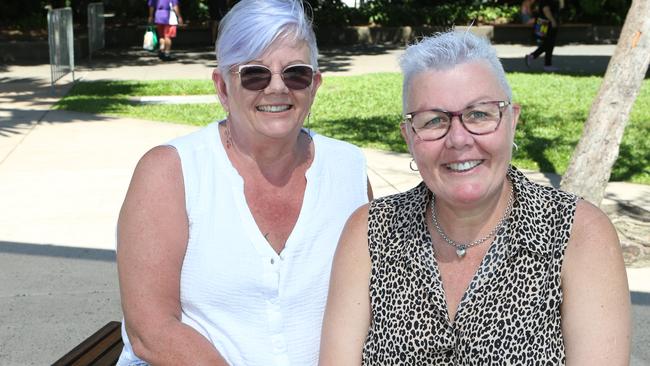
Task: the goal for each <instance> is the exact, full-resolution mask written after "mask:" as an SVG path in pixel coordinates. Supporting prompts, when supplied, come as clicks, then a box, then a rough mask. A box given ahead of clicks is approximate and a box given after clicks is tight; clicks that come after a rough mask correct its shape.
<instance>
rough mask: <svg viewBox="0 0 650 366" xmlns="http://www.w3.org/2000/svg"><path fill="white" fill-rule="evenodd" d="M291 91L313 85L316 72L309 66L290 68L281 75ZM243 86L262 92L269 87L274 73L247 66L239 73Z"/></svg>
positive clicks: (261, 68) (265, 69) (261, 67)
mask: <svg viewBox="0 0 650 366" xmlns="http://www.w3.org/2000/svg"><path fill="white" fill-rule="evenodd" d="M280 76H281V77H282V80H283V81H284V84H285V85H286V86H287V88H289V89H293V90H302V89H305V88H307V87H308V86H310V85H311V82H312V79H313V76H314V71H313V70H312V69H311V67H309V66H307V65H295V66H289V67H287V68H286V69H284V70H283V71H282V73H281V74H280ZM239 77H240V79H241V84H242V86H243V87H244V88H246V89H248V90H255V91H257V90H262V89H264V88H266V87H267V86H269V84H270V83H271V78H272V77H273V73H272V72H271V70H269V69H268V68H266V67H264V66H246V67H243V68H241V70H240V71H239Z"/></svg>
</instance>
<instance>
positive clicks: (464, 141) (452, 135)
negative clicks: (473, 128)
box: [445, 116, 474, 149]
mask: <svg viewBox="0 0 650 366" xmlns="http://www.w3.org/2000/svg"><path fill="white" fill-rule="evenodd" d="M450 123H451V125H450V126H449V131H448V132H447V136H445V147H447V148H448V149H462V148H463V147H465V146H471V145H472V144H473V143H474V135H472V134H471V133H469V131H467V129H466V128H465V126H464V125H463V123H462V122H461V121H460V116H453V117H451V122H450Z"/></svg>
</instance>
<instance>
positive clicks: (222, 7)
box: [208, 0, 230, 46]
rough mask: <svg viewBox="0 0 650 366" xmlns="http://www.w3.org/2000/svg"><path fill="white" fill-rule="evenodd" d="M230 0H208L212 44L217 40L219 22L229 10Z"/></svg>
mask: <svg viewBox="0 0 650 366" xmlns="http://www.w3.org/2000/svg"><path fill="white" fill-rule="evenodd" d="M229 5H230V1H229V0H208V12H210V30H211V34H212V45H213V46H214V43H215V42H216V41H217V29H218V27H219V22H221V19H223V17H224V16H225V15H226V12H228V7H229Z"/></svg>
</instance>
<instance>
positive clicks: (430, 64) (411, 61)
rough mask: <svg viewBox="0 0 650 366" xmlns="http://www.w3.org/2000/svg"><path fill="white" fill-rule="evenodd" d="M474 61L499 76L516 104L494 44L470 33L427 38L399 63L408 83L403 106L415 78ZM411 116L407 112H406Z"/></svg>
mask: <svg viewBox="0 0 650 366" xmlns="http://www.w3.org/2000/svg"><path fill="white" fill-rule="evenodd" d="M471 61H484V62H485V63H486V64H487V65H488V66H489V67H490V69H492V72H494V76H496V78H497V80H498V81H499V84H501V88H502V89H503V91H504V92H505V93H506V95H507V96H508V100H512V89H510V84H508V80H507V79H506V73H505V71H504V70H503V65H501V61H500V60H499V57H497V53H496V50H495V49H494V47H492V45H491V44H490V42H489V41H488V40H487V39H486V38H483V37H479V36H477V35H475V34H473V33H471V32H469V31H462V32H461V31H455V30H451V31H447V32H443V33H436V34H435V35H433V36H430V37H424V38H422V39H421V40H420V41H418V42H417V43H415V44H413V45H411V46H409V47H407V48H406V51H405V52H404V54H403V55H402V56H401V57H400V59H399V64H400V68H401V69H402V75H403V77H404V81H403V84H402V105H403V108H406V99H407V98H408V95H407V93H408V90H409V89H408V87H409V85H410V84H411V80H412V79H413V77H414V76H415V75H417V74H419V73H421V72H424V71H429V70H434V71H443V70H449V69H452V68H454V67H456V66H458V65H460V64H463V63H466V62H471ZM404 112H407V111H404Z"/></svg>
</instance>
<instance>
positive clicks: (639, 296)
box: [630, 291, 650, 306]
mask: <svg viewBox="0 0 650 366" xmlns="http://www.w3.org/2000/svg"><path fill="white" fill-rule="evenodd" d="M630 299H631V300H632V305H643V306H650V293H646V292H636V291H630Z"/></svg>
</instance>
